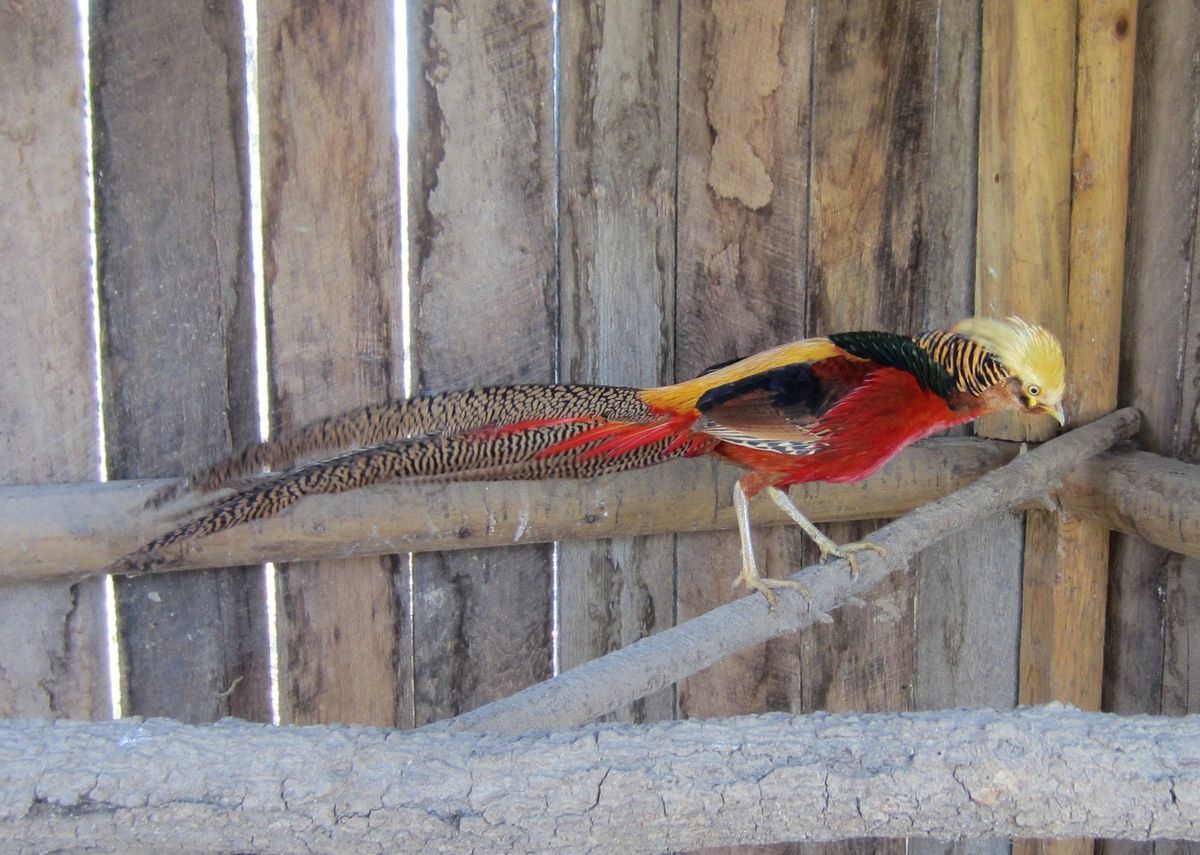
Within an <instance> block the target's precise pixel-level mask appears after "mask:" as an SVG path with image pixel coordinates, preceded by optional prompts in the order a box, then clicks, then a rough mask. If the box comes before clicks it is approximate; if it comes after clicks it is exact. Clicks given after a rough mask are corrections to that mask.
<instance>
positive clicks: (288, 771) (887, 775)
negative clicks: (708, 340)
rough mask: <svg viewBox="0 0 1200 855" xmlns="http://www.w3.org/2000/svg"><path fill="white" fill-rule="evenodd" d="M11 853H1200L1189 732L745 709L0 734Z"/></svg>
mask: <svg viewBox="0 0 1200 855" xmlns="http://www.w3.org/2000/svg"><path fill="white" fill-rule="evenodd" d="M0 759H2V760H3V764H2V765H0V769H3V772H2V774H0V848H3V849H4V850H5V851H30V852H32V851H48V850H54V849H58V848H60V847H62V848H69V849H70V850H71V851H120V850H126V849H129V848H131V847H132V848H136V849H139V850H141V849H145V850H168V849H169V850H171V851H180V850H183V851H193V850H195V851H285V852H294V851H310V850H316V851H322V852H331V853H337V852H355V853H358V852H366V851H409V852H415V851H431V850H433V851H447V850H452V851H468V850H470V851H477V852H503V851H514V850H518V851H534V850H536V851H543V850H548V849H554V850H557V851H587V850H591V849H603V850H605V851H628V852H634V851H663V850H678V849H692V848H697V847H701V846H717V845H732V844H748V843H769V842H777V841H787V840H833V839H840V838H847V837H913V836H935V837H940V838H954V837H962V836H970V837H976V836H1004V837H1019V836H1036V837H1119V838H1128V839H1139V840H1144V839H1150V838H1155V837H1164V838H1176V839H1191V840H1196V839H1200V717H1197V716H1191V717H1187V718H1154V717H1149V716H1137V717H1129V718H1122V717H1118V716H1113V715H1107V714H1099V713H1083V712H1080V711H1078V710H1075V709H1072V708H1069V707H1062V706H1054V707H1047V708H1028V709H1022V710H1016V711H1008V712H994V711H988V710H981V711H962V710H958V711H950V712H937V713H916V714H900V713H894V714H893V713H889V714H877V715H825V714H817V715H811V716H787V715H780V714H776V715H768V716H745V717H741V718H733V719H724V720H709V721H678V722H662V723H659V724H655V725H649V726H633V725H602V726H593V727H589V728H586V729H583V730H578V731H567V732H557V733H541V734H536V735H526V736H521V737H504V736H498V735H483V734H473V733H447V732H433V731H429V730H422V731H409V732H398V731H385V730H378V729H372V728H360V727H335V728H330V727H282V728H275V727H270V726H268V725H258V724H250V723H246V722H239V721H233V720H227V721H225V722H221V723H219V724H216V725H205V726H188V725H184V724H180V723H177V722H172V721H167V720H162V719H157V720H150V721H144V722H143V721H139V720H125V721H117V722H55V723H48V722H20V721H6V722H0Z"/></svg>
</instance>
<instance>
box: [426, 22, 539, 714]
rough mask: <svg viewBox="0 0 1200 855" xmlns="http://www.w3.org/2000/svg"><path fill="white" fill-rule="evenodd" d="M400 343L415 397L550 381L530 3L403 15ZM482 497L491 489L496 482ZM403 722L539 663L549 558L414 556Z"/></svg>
mask: <svg viewBox="0 0 1200 855" xmlns="http://www.w3.org/2000/svg"><path fill="white" fill-rule="evenodd" d="M410 28H411V31H412V35H411V37H410V44H411V45H412V49H413V55H412V57H411V59H410V62H409V67H410V68H411V69H412V73H411V77H410V79H411V81H412V92H411V100H410V104H411V118H410V121H411V124H410V140H411V143H410V153H411V158H412V160H411V166H410V180H409V186H410V188H411V202H410V213H411V221H410V222H411V226H410V229H411V230H410V237H411V241H412V245H413V247H414V251H413V256H412V259H413V260H412V269H411V271H410V276H411V279H412V283H413V314H412V316H413V320H414V330H413V348H414V357H413V358H414V360H415V363H416V377H417V385H418V387H419V388H420V389H423V390H430V389H444V388H450V387H456V386H465V385H470V384H475V383H504V382H513V381H518V380H520V381H538V382H547V381H550V380H552V379H553V377H554V373H555V358H556V354H555V326H556V325H555V318H556V314H557V308H556V305H557V304H556V297H557V294H556V287H555V267H556V247H555V194H556V185H555V153H554V116H553V104H554V96H553V20H552V17H551V9H550V6H549V5H548V4H546V3H543V2H537V0H520V2H516V3H513V2H501V0H488V2H479V3H471V4H469V5H462V6H456V7H452V8H449V7H446V6H445V5H444V4H442V3H438V2H433V0H424V2H420V3H414V4H411V6H410ZM494 489H497V490H503V489H504V487H503V486H497V487H495V488H494ZM414 573H415V576H414V583H413V584H414V603H413V614H414V617H413V621H414V639H415V642H414V645H415V646H414V657H415V674H416V688H415V692H416V702H415V703H416V718H417V721H418V722H419V723H424V722H428V721H432V720H435V719H439V718H444V717H446V716H449V715H454V714H456V713H459V712H462V711H465V710H468V709H471V708H473V707H475V706H478V705H479V704H481V703H484V702H486V701H489V700H492V699H495V698H497V697H501V696H503V695H507V694H510V693H512V692H513V691H515V690H517V689H519V688H522V687H524V686H526V685H528V684H529V683H533V682H536V681H538V680H540V679H542V678H544V677H546V676H547V675H549V673H550V669H551V646H550V645H551V639H550V629H551V612H550V608H551V597H550V587H551V579H550V573H551V568H550V548H549V547H545V546H531V547H524V548H521V549H517V550H505V551H503V552H501V551H493V552H470V553H460V554H456V555H453V556H450V555H444V556H420V557H417V558H416V559H415V564H414Z"/></svg>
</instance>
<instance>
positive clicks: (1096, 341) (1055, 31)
mask: <svg viewBox="0 0 1200 855" xmlns="http://www.w3.org/2000/svg"><path fill="white" fill-rule="evenodd" d="M1135 13H1136V9H1135V4H1134V3H1132V2H1112V1H1111V0H1099V2H1092V0H1080V2H1079V3H1078V5H1077V4H1076V3H1075V2H1062V3H1047V4H1000V3H995V4H992V5H991V6H989V7H988V13H987V15H986V16H985V25H984V57H985V58H984V88H983V94H982V98H983V101H984V103H985V104H986V105H987V109H986V111H985V112H984V113H983V115H984V116H986V117H987V118H988V122H987V123H983V122H981V129H980V135H981V136H980V178H979V180H980V185H979V186H980V200H981V204H980V216H979V235H980V251H979V255H980V262H979V276H978V280H977V285H978V287H979V289H980V300H979V304H980V306H981V307H983V308H984V309H985V310H986V311H988V312H989V313H1003V312H1018V313H1020V312H1027V313H1028V314H1029V316H1030V318H1031V319H1032V320H1036V321H1038V322H1040V323H1044V324H1046V325H1048V326H1050V327H1051V328H1053V329H1055V331H1056V332H1058V333H1060V335H1061V336H1062V338H1063V343H1064V347H1065V350H1066V353H1067V369H1068V403H1067V407H1068V414H1069V417H1070V419H1071V422H1072V423H1074V424H1079V423H1083V422H1087V421H1090V420H1092V419H1094V418H1096V417H1097V416H1099V415H1101V414H1103V413H1105V412H1107V411H1109V410H1110V409H1112V408H1113V407H1114V406H1115V404H1116V389H1117V367H1118V363H1117V360H1118V354H1119V352H1120V318H1121V285H1122V281H1123V274H1124V238H1125V205H1126V198H1127V186H1128V185H1127V170H1128V156H1129V128H1130V115H1131V113H1130V105H1131V97H1132V70H1133V45H1134V39H1133V35H1134V21H1135ZM1076 39H1078V41H1077V43H1076ZM1033 75H1036V76H1037V78H1038V79H1036V80H1033V79H1030V78H1031V76H1033ZM1072 108H1073V109H1072ZM1072 118H1074V123H1073V124H1072ZM1014 121H1015V122H1016V123H1017V126H1014V125H1013V124H1012V123H1013V122H1014ZM1072 139H1073V148H1067V146H1068V145H1070V144H1071V141H1072ZM1068 169H1069V170H1070V171H1069V172H1067V170H1068ZM985 195H986V197H987V198H988V200H989V204H988V205H987V206H985V205H984V204H983V200H984V198H985ZM1005 205H1011V206H1012V207H1011V208H1010V210H1009V212H1008V213H1006V212H1005V211H1004V210H1003V208H1004V206H1005ZM1039 308H1040V309H1041V311H1043V312H1044V313H1045V314H1044V315H1041V316H1039V315H1038V314H1037V312H1038V310H1039ZM994 428H995V430H996V431H997V432H1003V433H1005V435H1008V436H1020V435H1022V429H1021V428H1020V426H1019V425H1018V424H1013V423H1006V424H1002V425H995V426H994ZM1027 435H1032V436H1035V437H1039V438H1040V437H1041V436H1043V435H1044V430H1043V429H1040V428H1034V429H1033V430H1032V433H1030V434H1027ZM1108 540H1109V533H1108V531H1107V530H1106V529H1104V528H1103V527H1101V526H1098V525H1095V524H1092V523H1086V522H1084V521H1082V520H1079V519H1077V518H1075V517H1073V516H1071V515H1069V514H1067V513H1065V512H1059V513H1054V514H1051V513H1047V512H1033V513H1031V514H1029V516H1028V520H1027V524H1026V550H1025V582H1024V584H1025V593H1024V602H1023V608H1022V626H1021V665H1020V700H1021V702H1022V703H1036V702H1044V701H1048V700H1052V699H1053V700H1062V701H1068V702H1070V703H1073V704H1076V705H1078V706H1081V707H1084V708H1088V709H1097V708H1099V705H1100V691H1101V677H1102V670H1101V669H1102V663H1103V642H1104V615H1105V593H1106V587H1107V572H1108ZM1092 847H1093V844H1092V842H1091V841H1057V842H1053V843H1050V842H1044V843H1043V842H1031V841H1024V842H1020V843H1018V845H1017V849H1018V850H1019V851H1040V850H1042V849H1047V850H1050V849H1052V850H1054V851H1056V852H1074V851H1078V852H1085V851H1087V852H1090V851H1091V849H1092Z"/></svg>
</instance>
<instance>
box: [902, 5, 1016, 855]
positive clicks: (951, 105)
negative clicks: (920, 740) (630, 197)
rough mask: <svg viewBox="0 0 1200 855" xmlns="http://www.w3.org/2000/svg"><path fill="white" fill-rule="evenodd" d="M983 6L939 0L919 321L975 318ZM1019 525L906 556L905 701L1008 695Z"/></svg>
mask: <svg viewBox="0 0 1200 855" xmlns="http://www.w3.org/2000/svg"><path fill="white" fill-rule="evenodd" d="M982 5H983V4H982V2H969V3H960V2H939V3H938V14H937V44H938V49H937V70H936V73H935V80H936V88H935V91H934V96H933V97H934V108H933V109H934V118H933V126H932V128H931V132H930V133H931V140H930V169H929V174H928V176H927V178H926V180H925V182H924V184H923V186H924V187H925V188H926V192H927V195H928V203H927V208H926V211H925V213H924V217H925V222H926V226H925V227H924V229H923V234H924V235H925V236H926V240H927V241H928V244H929V249H928V252H927V253H926V257H925V265H926V268H925V269H926V273H925V277H924V278H925V300H924V302H925V308H924V320H923V323H922V326H923V327H925V328H927V329H928V328H934V327H945V326H947V325H949V324H952V323H954V322H955V321H957V320H959V319H961V318H965V317H968V316H970V315H972V314H974V304H975V295H974V272H975V228H974V223H975V214H976V199H977V188H976V170H977V168H978V157H979V148H978V133H979V59H980V37H981V27H982ZM1022 543H1023V526H1022V521H1021V518H1020V517H1019V516H1015V515H1011V514H1002V515H998V516H995V517H992V518H991V519H988V520H985V521H984V522H982V523H981V524H980V525H979V526H977V527H974V528H972V529H970V530H967V531H962V532H959V533H957V534H955V535H953V536H951V537H949V538H947V539H946V540H944V541H942V543H940V544H939V545H938V546H937V547H936V548H934V549H930V550H927V551H926V552H923V553H921V555H919V556H918V557H917V559H916V560H915V561H913V562H912V564H913V571H914V575H915V576H916V584H917V594H916V603H915V605H914V619H915V635H916V638H915V645H916V647H915V650H914V652H913V657H914V659H913V668H914V672H915V673H914V685H913V691H912V704H913V707H914V708H915V709H947V708H952V707H964V706H965V707H991V708H994V709H1004V708H1007V707H1010V706H1012V705H1014V704H1015V703H1016V699H1017V647H1018V639H1019V637H1020V604H1021V555H1022ZM908 848H909V852H910V853H912V855H933V853H943V852H944V853H953V852H972V853H983V852H990V853H997V855H1006V853H1007V852H1008V849H1009V844H1008V841H1007V840H1003V839H993V840H972V841H969V842H965V841H959V842H946V841H936V840H927V839H914V840H909V841H908Z"/></svg>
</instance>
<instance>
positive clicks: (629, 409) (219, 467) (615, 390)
mask: <svg viewBox="0 0 1200 855" xmlns="http://www.w3.org/2000/svg"><path fill="white" fill-rule="evenodd" d="M637 393H638V390H636V389H627V388H620V387H611V386H583V385H557V386H545V385H542V386H537V385H532V384H531V385H523V386H496V387H491V388H483V389H465V390H461V391H453V392H444V393H441V394H437V395H427V396H423V397H418V398H410V399H408V400H406V401H389V402H386V403H382V404H371V405H368V406H365V407H360V408H358V409H355V410H350V411H348V412H345V413H341V414H339V415H336V416H329V417H328V418H323V419H319V420H317V421H314V422H311V423H309V424H306V425H303V426H302V427H299V428H296V429H294V430H290V431H285V432H284V433H282V434H280V435H279V436H277V437H275V438H273V439H271V440H268V441H266V442H260V443H255V444H253V445H249V446H247V447H246V448H244V449H242V450H241V451H240V452H238V453H236V454H233V455H231V456H230V457H227V458H225V459H224V460H219V461H217V462H216V463H214V464H212V465H211V466H207V467H205V468H204V469H201V470H199V471H197V472H194V473H192V474H191V475H189V476H188V477H186V478H184V479H182V480H180V481H177V482H175V483H174V484H170V485H168V486H167V487H164V488H163V489H162V490H160V491H159V492H157V493H155V494H154V495H153V496H151V497H150V499H149V500H147V502H146V506H147V507H159V506H160V505H162V504H164V503H165V502H168V501H170V500H172V499H174V498H176V497H178V496H180V495H181V494H184V493H187V492H192V491H195V492H211V491H213V490H219V489H221V488H223V487H227V486H229V485H231V484H235V483H237V482H238V481H239V480H241V479H244V478H246V477H248V476H252V475H257V474H259V473H261V472H263V471H264V470H273V471H279V470H281V469H286V468H288V467H289V466H292V465H294V464H295V463H296V461H298V460H304V459H311V458H314V457H318V456H322V454H323V453H328V452H338V451H346V450H349V449H356V448H370V447H372V446H376V445H380V444H382V443H386V442H394V441H396V440H400V439H410V438H413V437H427V436H434V435H455V434H461V433H466V432H468V431H472V430H480V429H484V428H487V427H489V426H496V425H512V424H517V423H520V422H522V421H529V420H542V421H545V420H548V419H558V418H566V417H571V416H593V417H596V418H600V419H604V420H617V421H626V422H642V421H647V420H650V419H652V418H653V417H654V414H653V412H652V411H651V409H650V408H649V407H648V406H647V405H646V404H645V403H643V402H642V400H641V399H640V398H639V397H638V394H637Z"/></svg>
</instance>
